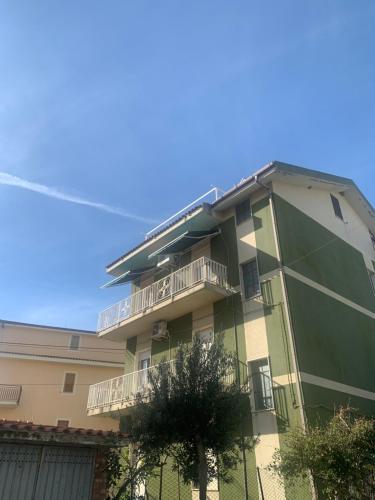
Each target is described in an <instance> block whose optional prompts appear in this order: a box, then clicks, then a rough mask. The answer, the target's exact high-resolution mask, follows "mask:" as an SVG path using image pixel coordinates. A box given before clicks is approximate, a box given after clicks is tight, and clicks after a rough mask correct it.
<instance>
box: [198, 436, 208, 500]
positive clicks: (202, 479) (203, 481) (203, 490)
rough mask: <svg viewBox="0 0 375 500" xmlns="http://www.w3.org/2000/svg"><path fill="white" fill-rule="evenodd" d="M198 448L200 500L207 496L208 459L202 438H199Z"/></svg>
mask: <svg viewBox="0 0 375 500" xmlns="http://www.w3.org/2000/svg"><path fill="white" fill-rule="evenodd" d="M197 449H198V461H199V465H198V481H199V500H206V498H207V459H206V452H205V449H204V446H203V444H202V442H201V441H200V440H197Z"/></svg>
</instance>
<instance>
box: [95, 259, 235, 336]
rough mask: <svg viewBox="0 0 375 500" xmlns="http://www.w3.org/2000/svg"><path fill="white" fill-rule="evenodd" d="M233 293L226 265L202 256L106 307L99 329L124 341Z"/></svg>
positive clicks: (102, 334) (102, 332)
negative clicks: (156, 323) (154, 323)
mask: <svg viewBox="0 0 375 500" xmlns="http://www.w3.org/2000/svg"><path fill="white" fill-rule="evenodd" d="M230 293H231V289H230V287H229V285H228V281H227V268H226V266H224V265H223V264H219V263H218V262H215V261H213V260H211V259H209V258H208V257H201V258H199V259H197V260H195V261H193V262H191V263H190V264H188V265H187V266H185V267H182V268H180V269H178V270H177V271H175V272H173V273H171V274H168V275H167V276H165V277H164V278H162V279H160V280H158V281H156V282H155V283H153V284H152V285H150V286H147V287H145V288H143V289H142V290H139V291H138V292H136V293H133V294H132V295H130V296H129V297H128V298H126V299H123V300H121V301H120V302H118V303H117V304H114V305H113V306H111V307H109V308H108V309H105V310H104V311H103V312H102V313H101V314H100V315H99V320H98V327H97V331H98V333H99V335H100V336H104V335H105V336H106V337H107V338H109V339H113V340H124V339H126V338H129V337H131V336H134V335H136V334H138V333H140V332H142V331H145V330H146V329H147V328H150V329H151V326H152V323H153V322H155V321H158V320H162V319H163V320H167V321H169V320H171V319H174V318H177V317H179V316H183V315H184V314H187V313H188V312H191V311H193V310H194V309H196V308H198V307H203V306H205V305H207V304H209V303H212V302H215V301H217V300H220V299H221V298H223V296H226V295H229V294H230Z"/></svg>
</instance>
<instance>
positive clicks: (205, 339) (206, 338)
mask: <svg viewBox="0 0 375 500" xmlns="http://www.w3.org/2000/svg"><path fill="white" fill-rule="evenodd" d="M196 335H197V337H198V338H199V340H200V342H201V344H202V345H203V347H204V349H209V348H210V347H211V346H212V343H213V341H214V334H213V332H212V330H201V331H200V332H197V333H196Z"/></svg>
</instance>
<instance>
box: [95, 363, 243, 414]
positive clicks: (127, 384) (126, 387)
mask: <svg viewBox="0 0 375 500" xmlns="http://www.w3.org/2000/svg"><path fill="white" fill-rule="evenodd" d="M170 363H172V364H173V366H174V361H170ZM152 370H155V367H154V366H151V367H149V368H145V369H144V370H138V371H136V372H133V373H128V374H126V375H121V376H120V377H116V378H112V379H110V380H105V381H104V382H99V383H98V384H94V385H90V389H89V397H88V402H87V414H88V415H89V416H93V415H100V414H105V413H107V414H108V413H111V412H114V411H115V412H119V411H121V410H123V411H124V410H126V409H127V408H130V407H132V406H134V404H135V402H136V398H137V395H144V394H145V393H146V392H147V390H148V389H149V383H148V380H149V373H150V372H151V371H152ZM234 379H235V375H234V373H230V374H228V375H227V376H226V378H225V381H224V382H225V384H228V385H229V384H231V383H232V382H233V381H234Z"/></svg>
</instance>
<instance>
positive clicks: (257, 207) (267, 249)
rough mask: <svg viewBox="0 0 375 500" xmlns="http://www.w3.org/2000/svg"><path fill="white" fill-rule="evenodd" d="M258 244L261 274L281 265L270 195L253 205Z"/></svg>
mask: <svg viewBox="0 0 375 500" xmlns="http://www.w3.org/2000/svg"><path fill="white" fill-rule="evenodd" d="M251 209H252V214H253V221H254V231H255V238H256V246H257V259H258V268H259V274H260V275H262V274H265V273H268V272H269V271H272V270H273V269H277V268H278V266H279V263H278V260H277V256H276V255H277V254H276V244H275V238H274V231H273V224H272V214H271V209H270V204H269V198H268V196H267V197H265V198H263V199H262V200H260V201H258V202H256V203H254V205H252V207H251Z"/></svg>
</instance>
